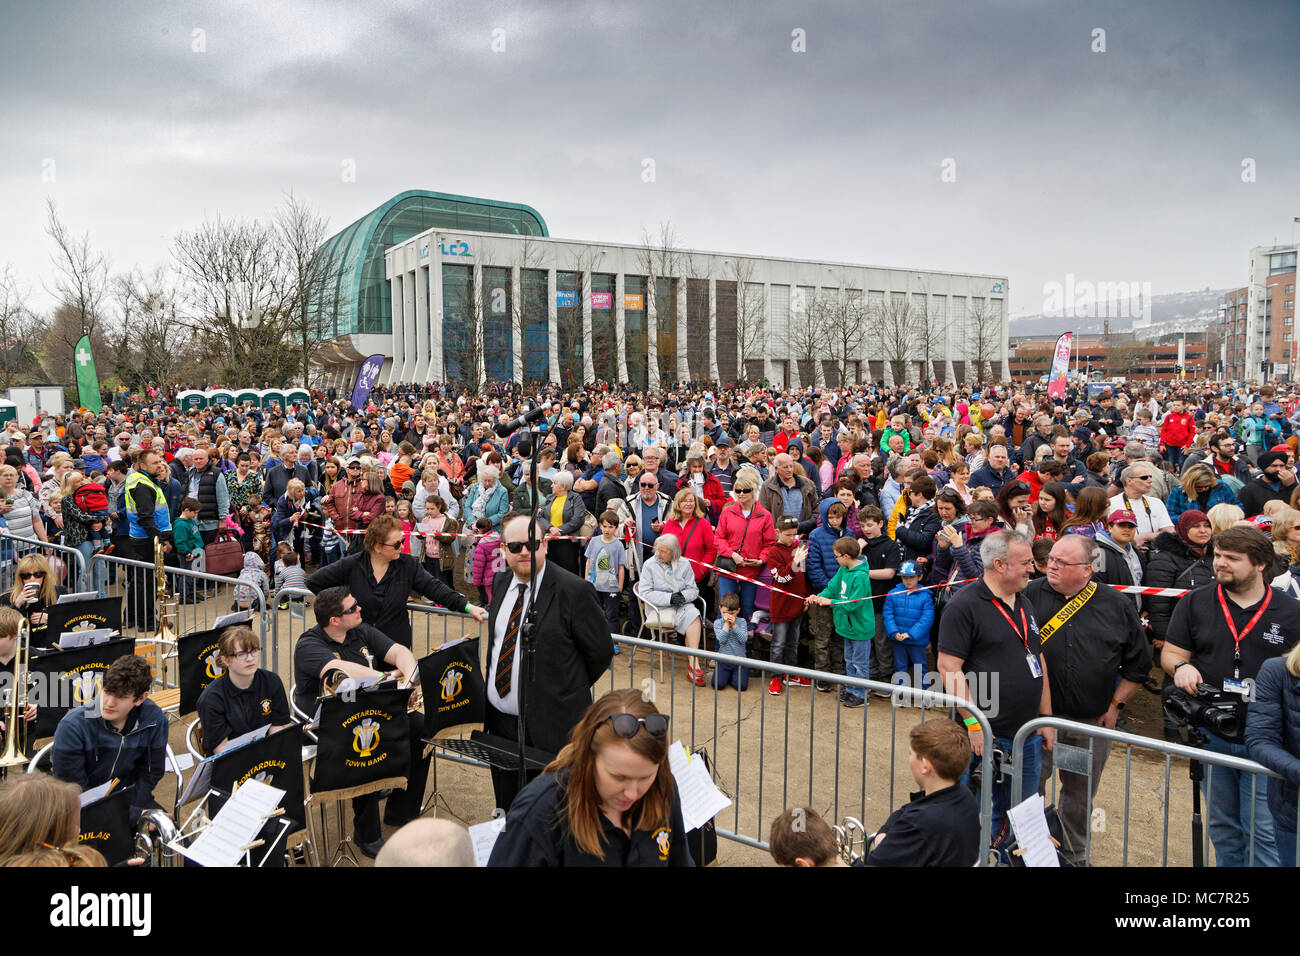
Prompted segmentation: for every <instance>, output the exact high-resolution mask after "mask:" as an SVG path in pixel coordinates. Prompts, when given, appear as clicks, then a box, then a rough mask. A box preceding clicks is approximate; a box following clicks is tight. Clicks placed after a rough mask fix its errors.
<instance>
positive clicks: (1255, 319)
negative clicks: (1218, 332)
mask: <svg viewBox="0 0 1300 956" xmlns="http://www.w3.org/2000/svg"><path fill="white" fill-rule="evenodd" d="M1295 281H1296V246H1295V244H1290V245H1284V246H1256V247H1255V248H1253V249H1251V250H1250V271H1249V280H1248V282H1247V284H1246V289H1245V292H1246V302H1245V306H1246V322H1245V330H1244V332H1245V335H1244V339H1245V341H1244V346H1243V349H1244V356H1243V361H1242V363H1241V365H1240V368H1241V374H1240V376H1239V377H1240V378H1244V379H1247V380H1254V381H1256V382H1263V381H1264V380H1265V379H1268V378H1280V379H1290V377H1291V376H1292V375H1294V374H1295V363H1296V342H1295ZM1224 321H1225V322H1226V315H1225V318H1224Z"/></svg>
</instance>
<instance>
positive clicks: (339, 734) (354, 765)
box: [311, 688, 411, 793]
mask: <svg viewBox="0 0 1300 956" xmlns="http://www.w3.org/2000/svg"><path fill="white" fill-rule="evenodd" d="M351 696H352V699H351V700H347V699H344V698H342V697H330V698H327V699H325V700H324V701H322V703H321V710H320V728H319V730H317V751H316V767H315V770H314V772H313V773H312V778H311V789H312V792H313V793H320V792H322V791H325V790H341V789H345V788H348V787H359V786H361V785H362V784H365V783H371V782H372V781H375V780H383V779H384V778H386V777H405V776H406V775H407V773H409V772H410V769H411V750H410V744H409V733H410V730H409V728H410V722H409V721H408V720H407V717H406V703H407V701H408V700H409V699H410V697H411V692H410V690H405V689H399V688H393V689H387V690H371V691H360V692H359V693H357V694H355V695H351Z"/></svg>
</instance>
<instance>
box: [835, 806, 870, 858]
mask: <svg viewBox="0 0 1300 956" xmlns="http://www.w3.org/2000/svg"><path fill="white" fill-rule="evenodd" d="M833 829H834V830H835V846H836V847H837V848H838V850H839V852H840V859H842V860H843V861H844V862H845V863H846V864H848V865H849V866H852V865H853V864H854V863H856V862H857V861H858V860H860V859H862V858H863V857H864V856H866V851H867V829H866V827H864V826H863V825H862V823H861V821H859V820H858V819H857V818H856V817H845V818H844V819H843V820H842V821H841V822H840V825H839V826H837V827H834V828H833Z"/></svg>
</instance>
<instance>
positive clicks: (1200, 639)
mask: <svg viewBox="0 0 1300 956" xmlns="http://www.w3.org/2000/svg"><path fill="white" fill-rule="evenodd" d="M1272 561H1273V545H1272V542H1271V541H1270V540H1269V539H1268V537H1267V536H1266V535H1265V534H1264V533H1263V532H1262V531H1260V530H1258V529H1256V528H1250V527H1245V526H1233V527H1231V528H1228V529H1226V530H1224V531H1221V532H1220V533H1219V534H1218V535H1217V536H1216V537H1215V540H1214V578H1215V581H1216V582H1217V584H1215V585H1214V586H1210V585H1206V586H1204V587H1200V588H1196V589H1195V590H1193V591H1192V592H1191V593H1189V594H1187V595H1186V596H1185V597H1184V598H1182V599H1181V600H1179V602H1178V603H1177V605H1176V606H1175V607H1174V613H1173V617H1172V618H1171V619H1170V621H1169V630H1168V632H1167V633H1166V636H1165V646H1164V651H1163V653H1162V656H1161V666H1162V667H1163V668H1164V669H1165V671H1166V672H1167V673H1170V674H1172V675H1173V678H1174V684H1175V686H1176V687H1177V688H1178V690H1181V691H1183V692H1184V693H1186V694H1188V695H1191V696H1192V697H1197V696H1200V695H1201V693H1202V691H1220V690H1221V691H1222V692H1224V693H1225V694H1227V695H1240V699H1241V701H1242V702H1243V704H1242V706H1245V702H1248V701H1249V700H1250V699H1251V694H1252V690H1253V686H1254V680H1255V676H1256V675H1257V674H1258V673H1259V669H1260V668H1261V667H1262V666H1263V664H1264V662H1265V661H1266V660H1268V659H1270V658H1273V657H1277V656H1279V655H1280V654H1283V653H1285V652H1286V651H1288V650H1290V649H1291V648H1292V647H1293V646H1294V645H1295V643H1296V640H1297V638H1298V637H1300V602H1297V601H1296V600H1294V599H1293V598H1290V597H1287V595H1285V594H1284V593H1283V592H1282V591H1280V590H1278V589H1277V588H1271V587H1269V586H1268V584H1267V583H1266V579H1265V577H1264V574H1265V572H1266V571H1268V569H1269V568H1270V567H1271V565H1272ZM1206 685H1208V687H1207V686H1206ZM1243 723H1244V721H1243ZM1201 731H1202V732H1203V733H1204V734H1205V737H1206V742H1205V749H1207V750H1209V751H1211V752H1213V753H1222V754H1231V755H1233V756H1236V757H1243V758H1246V757H1247V756H1248V755H1247V752H1246V746H1245V743H1244V742H1242V741H1241V740H1240V739H1237V740H1233V741H1229V740H1226V739H1224V737H1222V736H1220V735H1219V734H1216V733H1214V732H1212V731H1210V730H1208V729H1206V728H1201ZM1208 780H1209V785H1208V786H1207V787H1206V790H1205V799H1206V800H1207V802H1208V803H1209V805H1210V841H1211V843H1213V845H1214V853H1215V858H1216V860H1217V862H1218V865H1219V866H1246V865H1248V864H1249V863H1250V862H1251V859H1252V858H1251V847H1250V845H1249V841H1250V835H1251V824H1252V820H1253V823H1254V840H1253V843H1254V847H1253V849H1254V856H1253V860H1254V864H1255V865H1256V866H1277V865H1278V854H1277V845H1276V842H1275V840H1274V835H1273V818H1272V816H1271V814H1270V813H1269V809H1268V800H1267V796H1266V794H1267V792H1268V787H1267V786H1266V782H1265V781H1264V780H1263V779H1258V780H1252V779H1251V778H1250V777H1248V776H1247V775H1246V774H1243V773H1241V772H1239V771H1236V770H1230V769H1227V768H1225V767H1212V768H1210V769H1209V771H1208ZM1252 788H1253V791H1254V799H1253V800H1252V799H1251V792H1252Z"/></svg>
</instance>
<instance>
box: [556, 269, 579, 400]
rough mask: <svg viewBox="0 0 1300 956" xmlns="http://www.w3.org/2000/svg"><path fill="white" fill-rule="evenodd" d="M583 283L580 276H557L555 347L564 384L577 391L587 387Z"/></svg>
mask: <svg viewBox="0 0 1300 956" xmlns="http://www.w3.org/2000/svg"><path fill="white" fill-rule="evenodd" d="M581 296H582V281H581V277H580V276H579V275H578V273H576V272H556V273H555V305H556V308H555V335H556V338H557V341H556V343H555V347H556V354H557V356H558V358H559V361H560V384H561V385H563V386H564V387H565V388H567V389H573V388H576V387H577V386H579V385H581V384H582V383H583V368H584V359H583V354H582V346H583V342H582V302H581V301H580V300H581Z"/></svg>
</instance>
